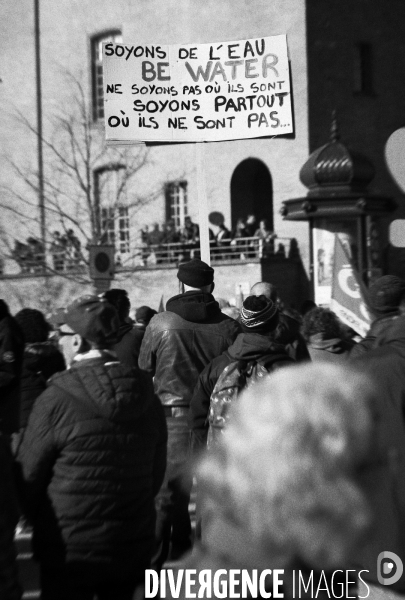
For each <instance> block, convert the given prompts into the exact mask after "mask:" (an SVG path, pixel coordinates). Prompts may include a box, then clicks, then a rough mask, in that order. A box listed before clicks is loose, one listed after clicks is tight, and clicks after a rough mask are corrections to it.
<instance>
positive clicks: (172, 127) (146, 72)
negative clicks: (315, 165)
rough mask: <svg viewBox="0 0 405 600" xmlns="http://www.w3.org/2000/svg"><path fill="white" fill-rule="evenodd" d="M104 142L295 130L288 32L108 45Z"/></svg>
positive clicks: (232, 136) (186, 139) (225, 137)
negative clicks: (179, 42)
mask: <svg viewBox="0 0 405 600" xmlns="http://www.w3.org/2000/svg"><path fill="white" fill-rule="evenodd" d="M103 77H104V99H105V100H104V111H105V130H106V140H107V143H122V144H125V143H134V142H203V141H207V142H208V141H220V140H233V139H244V138H256V137H265V136H270V137H272V136H276V135H283V134H287V133H292V132H293V116H292V108H291V106H292V103H291V91H290V73H289V63H288V53H287V37H286V36H285V35H277V36H271V37H264V38H252V39H248V40H240V41H235V42H219V43H215V44H187V45H170V46H168V45H164V46H162V45H153V44H148V45H146V44H129V43H125V44H116V43H112V42H109V43H105V44H103Z"/></svg>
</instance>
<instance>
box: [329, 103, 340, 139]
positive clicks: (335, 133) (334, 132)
mask: <svg viewBox="0 0 405 600" xmlns="http://www.w3.org/2000/svg"><path fill="white" fill-rule="evenodd" d="M330 139H331V141H332V142H338V141H339V140H340V132H339V126H338V122H337V112H336V108H335V109H333V111H332V127H331V130H330Z"/></svg>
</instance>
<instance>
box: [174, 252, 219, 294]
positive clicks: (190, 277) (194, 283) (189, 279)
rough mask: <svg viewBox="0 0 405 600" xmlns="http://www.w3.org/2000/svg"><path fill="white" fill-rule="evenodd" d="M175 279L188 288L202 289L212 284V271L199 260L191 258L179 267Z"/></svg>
mask: <svg viewBox="0 0 405 600" xmlns="http://www.w3.org/2000/svg"><path fill="white" fill-rule="evenodd" d="M177 278H178V279H180V281H181V282H182V283H184V284H186V285H189V286H190V287H194V288H202V287H204V286H205V285H209V284H210V283H213V281H214V269H213V268H212V267H210V266H209V265H207V263H205V262H203V261H202V260H200V259H199V258H193V260H190V261H189V262H186V263H183V264H181V265H180V266H179V270H178V272H177Z"/></svg>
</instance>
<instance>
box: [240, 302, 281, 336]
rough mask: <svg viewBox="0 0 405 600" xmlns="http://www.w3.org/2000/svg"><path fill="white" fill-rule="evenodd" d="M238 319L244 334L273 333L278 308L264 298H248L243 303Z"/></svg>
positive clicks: (276, 321) (276, 322)
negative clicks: (249, 332)
mask: <svg viewBox="0 0 405 600" xmlns="http://www.w3.org/2000/svg"><path fill="white" fill-rule="evenodd" d="M239 318H240V322H241V324H242V328H243V330H244V331H245V332H247V331H252V332H257V333H260V332H269V331H274V329H275V328H276V327H277V325H278V308H277V305H276V304H275V303H274V302H273V301H272V300H270V299H269V298H266V296H263V295H261V296H248V297H247V298H246V299H245V300H244V302H243V306H242V310H241V312H240V317H239Z"/></svg>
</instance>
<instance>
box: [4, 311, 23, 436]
mask: <svg viewBox="0 0 405 600" xmlns="http://www.w3.org/2000/svg"><path fill="white" fill-rule="evenodd" d="M23 353H24V335H23V333H22V331H21V329H20V326H19V325H18V323H17V322H16V320H15V319H14V318H13V317H11V316H6V317H4V318H3V319H1V320H0V431H2V432H3V433H5V434H7V435H10V434H11V433H14V432H16V431H18V428H19V420H20V377H21V369H22V363H23Z"/></svg>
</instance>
